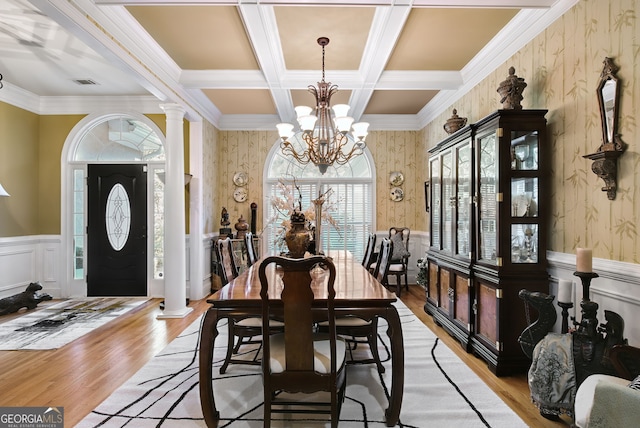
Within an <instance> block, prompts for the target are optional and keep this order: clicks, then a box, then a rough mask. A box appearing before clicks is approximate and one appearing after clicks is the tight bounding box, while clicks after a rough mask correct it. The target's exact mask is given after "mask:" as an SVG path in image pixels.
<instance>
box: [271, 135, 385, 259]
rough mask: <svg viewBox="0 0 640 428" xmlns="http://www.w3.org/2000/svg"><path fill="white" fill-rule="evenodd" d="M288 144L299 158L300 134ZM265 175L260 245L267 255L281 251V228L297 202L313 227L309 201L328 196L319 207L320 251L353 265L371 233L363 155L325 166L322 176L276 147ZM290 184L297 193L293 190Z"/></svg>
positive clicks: (371, 176) (370, 193) (369, 168)
mask: <svg viewBox="0 0 640 428" xmlns="http://www.w3.org/2000/svg"><path fill="white" fill-rule="evenodd" d="M289 140H290V141H293V142H294V145H295V148H296V150H297V151H298V152H301V151H302V149H303V147H304V143H303V142H302V140H301V139H300V135H299V134H296V135H295V136H294V137H292V138H290V139H289ZM265 169H266V173H265V180H264V183H265V188H264V194H265V195H266V199H267V203H266V208H265V216H266V219H265V224H266V227H265V230H264V234H263V245H264V246H265V247H266V249H267V252H268V253H275V252H279V251H286V247H285V245H284V242H283V241H282V239H281V238H282V237H283V236H284V225H283V224H284V223H285V222H286V220H288V218H287V216H288V214H289V212H290V211H291V210H292V209H293V204H294V203H296V204H297V203H298V200H299V198H300V197H301V202H302V211H303V212H305V214H309V215H310V217H311V219H312V220H313V221H314V222H315V212H314V207H313V202H312V200H314V199H316V198H318V196H319V195H321V194H323V193H325V192H330V195H329V196H328V198H327V201H326V202H325V204H324V205H323V214H324V215H323V217H324V220H323V222H322V226H321V230H322V238H321V242H322V250H323V251H328V250H339V249H344V250H349V251H350V252H351V253H352V254H353V255H354V257H355V258H356V259H360V258H362V256H363V255H364V247H365V246H366V242H367V237H368V235H369V233H371V232H372V231H373V230H375V229H374V213H375V210H374V207H375V173H374V167H373V161H372V158H371V155H370V154H369V153H368V151H367V150H366V149H365V153H364V154H363V155H360V156H357V157H355V158H353V159H352V160H350V161H349V162H348V163H346V164H345V165H332V166H330V167H329V168H328V170H327V171H326V173H325V174H324V175H323V174H321V173H320V171H319V170H318V167H317V166H315V165H314V164H313V163H309V164H307V165H302V164H300V163H299V162H298V161H296V160H295V159H294V158H293V157H291V156H285V155H283V154H282V152H281V151H280V145H279V144H278V143H276V144H275V145H274V147H273V148H272V149H271V152H270V153H269V156H268V157H267V162H266V165H265ZM294 181H295V184H296V185H297V187H298V189H299V190H297V189H295V188H294V187H293V184H294ZM283 184H284V186H283ZM332 223H333V224H332Z"/></svg>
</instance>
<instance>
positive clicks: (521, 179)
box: [511, 131, 539, 263]
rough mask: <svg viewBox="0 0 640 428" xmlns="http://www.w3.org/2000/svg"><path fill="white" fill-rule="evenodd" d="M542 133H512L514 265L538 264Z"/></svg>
mask: <svg viewBox="0 0 640 428" xmlns="http://www.w3.org/2000/svg"><path fill="white" fill-rule="evenodd" d="M537 171H538V132H537V131H512V132H511V263H537V262H538V201H539V195H538V190H539V188H538V177H537V176H535V175H536V172H537Z"/></svg>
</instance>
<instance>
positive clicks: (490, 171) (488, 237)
mask: <svg viewBox="0 0 640 428" xmlns="http://www.w3.org/2000/svg"><path fill="white" fill-rule="evenodd" d="M476 146H477V148H478V202H477V203H478V204H479V206H478V222H479V223H478V224H479V227H478V261H482V262H484V263H490V264H494V265H495V264H497V257H498V254H497V243H498V235H497V234H498V232H497V230H498V203H497V197H496V196H497V193H498V137H497V135H496V133H495V132H493V133H490V134H484V135H480V136H478V137H477V138H476Z"/></svg>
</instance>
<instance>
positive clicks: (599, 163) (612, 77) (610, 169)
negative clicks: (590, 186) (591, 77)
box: [583, 57, 625, 200]
mask: <svg viewBox="0 0 640 428" xmlns="http://www.w3.org/2000/svg"><path fill="white" fill-rule="evenodd" d="M603 64H604V67H603V68H602V73H600V82H599V83H598V88H597V90H596V94H597V96H598V106H599V108H600V119H601V122H602V144H601V145H600V147H598V150H597V151H596V152H595V153H592V154H589V155H585V156H583V157H584V158H587V159H591V160H592V161H593V165H591V170H592V171H593V172H594V173H595V174H596V175H597V176H598V177H600V178H601V179H602V180H603V181H604V183H605V186H604V187H603V188H602V191H603V192H607V197H608V198H609V199H610V200H614V199H615V198H616V189H617V175H618V157H619V156H620V155H621V154H622V152H624V150H625V144H624V143H623V142H622V140H620V136H619V135H618V109H619V105H620V86H621V82H620V81H619V80H618V78H617V77H616V73H617V71H618V67H617V66H616V65H615V64H614V63H613V60H612V59H611V58H608V57H606V58H605V59H604V61H603Z"/></svg>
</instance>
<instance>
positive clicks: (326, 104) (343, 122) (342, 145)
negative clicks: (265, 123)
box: [276, 37, 369, 174]
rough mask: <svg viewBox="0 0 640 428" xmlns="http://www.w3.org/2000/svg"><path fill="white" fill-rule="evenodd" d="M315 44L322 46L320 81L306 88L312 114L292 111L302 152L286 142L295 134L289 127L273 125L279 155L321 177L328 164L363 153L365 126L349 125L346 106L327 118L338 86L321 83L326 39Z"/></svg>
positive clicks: (337, 107)
mask: <svg viewBox="0 0 640 428" xmlns="http://www.w3.org/2000/svg"><path fill="white" fill-rule="evenodd" d="M318 44H319V45H320V46H322V81H320V82H318V87H317V88H316V87H315V86H313V85H309V92H311V93H312V94H313V95H314V96H315V97H316V107H315V114H311V113H312V111H313V110H314V109H313V108H312V107H307V106H298V107H296V108H295V111H296V115H297V119H298V124H299V125H300V129H301V131H302V140H303V141H304V143H305V149H304V151H302V153H299V152H297V151H296V149H295V148H294V146H293V144H292V142H291V141H290V138H291V137H293V136H294V135H295V132H294V131H293V125H292V124H290V123H279V124H278V125H276V126H277V128H278V133H279V134H280V138H281V139H282V142H281V143H280V149H281V150H282V153H283V154H284V155H291V156H293V157H294V158H295V159H296V160H297V161H298V162H300V163H301V164H303V165H306V164H308V163H309V162H313V164H314V165H316V166H317V167H318V169H319V170H320V172H321V173H322V174H324V173H325V172H326V171H327V168H328V167H329V165H333V164H334V163H337V164H338V165H344V164H345V163H347V162H349V160H350V159H351V158H353V157H355V156H358V155H361V154H362V153H363V151H364V148H365V147H366V143H365V141H364V140H365V138H366V137H367V128H368V127H369V124H368V123H366V122H358V123H353V118H352V117H349V116H347V112H348V111H349V108H350V107H349V106H348V105H347V104H336V105H335V106H333V116H334V117H333V118H332V117H331V116H332V115H331V96H332V95H333V94H335V93H336V92H338V86H337V85H332V84H331V82H325V81H324V47H325V46H327V45H328V44H329V38H328V37H320V38H319V39H318ZM352 124H353V125H352ZM351 128H353V130H352V134H353V139H354V140H355V142H354V143H353V144H350V140H349V136H348V132H349V130H350V129H351Z"/></svg>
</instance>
